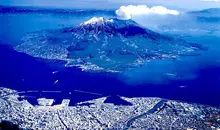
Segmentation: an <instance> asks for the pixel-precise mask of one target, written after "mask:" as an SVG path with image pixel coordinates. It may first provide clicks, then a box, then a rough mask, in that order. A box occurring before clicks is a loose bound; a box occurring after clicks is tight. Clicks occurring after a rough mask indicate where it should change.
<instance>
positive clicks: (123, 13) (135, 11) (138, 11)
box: [115, 5, 180, 19]
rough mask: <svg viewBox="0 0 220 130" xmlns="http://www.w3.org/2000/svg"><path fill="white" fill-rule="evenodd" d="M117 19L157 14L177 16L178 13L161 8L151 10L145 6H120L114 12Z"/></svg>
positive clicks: (154, 7) (155, 7)
mask: <svg viewBox="0 0 220 130" xmlns="http://www.w3.org/2000/svg"><path fill="white" fill-rule="evenodd" d="M115 13H116V14H117V15H118V17H120V18H122V19H131V18H132V17H133V16H135V15H149V14H158V15H167V14H170V15H179V14H180V13H179V12H178V11H176V10H170V9H167V8H165V7H163V6H153V7H151V8H149V7H147V6H146V5H137V6H134V5H128V6H121V7H120V8H119V9H117V10H116V11H115Z"/></svg>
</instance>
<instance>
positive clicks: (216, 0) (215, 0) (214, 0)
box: [200, 0, 220, 2]
mask: <svg viewBox="0 0 220 130" xmlns="http://www.w3.org/2000/svg"><path fill="white" fill-rule="evenodd" d="M200 1H205V2H220V0H200Z"/></svg>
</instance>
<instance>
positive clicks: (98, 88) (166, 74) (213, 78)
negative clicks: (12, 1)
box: [0, 7, 220, 106]
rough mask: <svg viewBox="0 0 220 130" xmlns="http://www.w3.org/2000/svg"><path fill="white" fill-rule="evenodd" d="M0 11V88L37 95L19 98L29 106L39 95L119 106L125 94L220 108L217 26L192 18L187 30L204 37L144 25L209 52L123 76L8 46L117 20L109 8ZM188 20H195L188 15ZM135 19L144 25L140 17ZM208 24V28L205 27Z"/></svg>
mask: <svg viewBox="0 0 220 130" xmlns="http://www.w3.org/2000/svg"><path fill="white" fill-rule="evenodd" d="M0 8H1V10H0V28H1V29H0V61H1V62H0V86H3V87H7V88H11V89H15V90H17V91H29V90H38V91H40V92H38V93H26V94H23V95H26V99H27V100H28V101H30V102H31V103H33V104H36V103H37V102H36V101H37V100H36V99H37V98H40V97H46V98H53V99H55V104H59V103H61V101H62V99H71V105H74V104H76V103H78V102H82V101H86V100H90V99H95V98H99V97H104V96H109V97H113V99H111V102H113V103H115V104H121V103H122V104H123V102H121V101H120V100H118V98H117V96H125V97H160V98H166V99H171V100H181V101H186V102H193V103H200V104H207V105H213V106H220V101H219V99H220V94H219V93H220V35H218V33H219V31H218V30H217V29H216V30H214V31H213V28H214V27H213V26H214V25H216V27H218V26H219V23H218V21H213V20H212V21H211V22H209V21H208V22H207V21H202V22H201V21H198V19H196V18H195V22H198V24H196V23H195V22H194V24H193V25H192V26H196V27H197V29H201V28H202V29H203V30H205V31H206V32H208V33H201V32H202V31H199V33H195V28H194V31H191V32H187V30H183V28H182V26H181V27H179V28H178V26H177V25H176V24H175V25H173V24H174V23H172V24H169V25H163V27H160V28H159V26H158V27H157V28H155V26H149V25H152V23H149V24H148V26H146V27H147V28H150V29H152V30H154V31H158V32H160V33H163V34H166V35H170V36H175V37H179V38H182V39H184V40H186V41H190V42H196V43H200V44H203V45H205V46H208V48H209V49H208V50H207V51H204V52H203V53H202V54H201V55H199V56H185V57H182V58H181V59H180V60H172V59H169V60H155V61H151V62H149V63H146V64H145V65H144V67H140V68H136V69H131V70H128V71H126V72H124V73H110V72H86V71H82V70H81V69H80V68H77V67H65V66H64V62H63V61H59V60H49V59H42V58H37V57H33V56H30V55H28V54H25V53H22V52H17V51H15V50H14V49H13V47H14V46H16V45H19V44H21V43H22V42H23V40H22V38H23V37H24V36H25V35H26V34H28V33H31V32H35V31H40V30H50V29H61V28H65V27H74V26H76V25H78V24H80V23H82V22H84V21H86V20H88V19H90V18H92V17H94V16H96V17H99V16H102V17H106V18H111V17H116V16H115V14H114V10H70V9H69V10H62V9H38V8H37V9H35V11H33V8H26V9H23V8H25V7H22V8H21V7H20V8H19V9H17V8H16V9H15V10H14V8H15V7H13V8H11V7H8V8H6V7H0ZM3 8H4V9H3ZM13 10H14V11H13ZM191 17H196V16H194V14H193V15H191ZM216 17H217V16H216ZM138 20H139V22H140V23H143V21H142V22H141V21H140V18H137V21H138ZM199 20H200V19H199ZM204 22H206V23H204ZM145 24H146V23H145ZM178 24H179V23H178ZM146 25H147V24H146ZM202 25H203V26H202ZM200 26H201V28H200ZM207 26H210V28H209V29H207V28H208V27H207ZM211 26H212V28H211ZM167 30H168V31H167ZM174 30H181V31H174ZM188 31H189V30H188ZM205 31H203V32H205ZM210 32H211V33H210ZM219 34H220V33H219ZM42 91H57V93H51V92H42ZM58 91H59V92H58Z"/></svg>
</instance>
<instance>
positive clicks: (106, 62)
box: [15, 17, 207, 72]
mask: <svg viewBox="0 0 220 130" xmlns="http://www.w3.org/2000/svg"><path fill="white" fill-rule="evenodd" d="M23 39H24V43H23V44H21V45H18V46H16V47H15V50H17V51H19V52H25V53H27V54H29V55H32V56H34V57H40V58H46V59H55V60H64V61H67V64H66V66H79V67H80V68H82V69H83V70H95V71H97V70H101V71H121V72H123V71H126V70H127V69H129V68H134V67H140V66H141V65H143V64H144V63H145V62H149V61H151V60H163V59H169V58H171V59H175V58H177V57H179V56H195V55H199V51H200V50H207V48H206V47H204V46H202V45H200V44H197V43H188V42H186V41H184V40H181V39H176V38H172V37H168V36H164V35H161V34H159V33H156V32H153V31H151V30H149V29H146V28H144V27H142V26H141V25H139V24H138V23H136V22H135V21H132V20H120V19H117V18H113V19H105V18H103V17H99V18H97V17H94V18H92V19H90V20H88V21H86V22H83V23H81V24H79V25H78V26H75V27H68V28H63V29H58V30H43V31H39V32H33V33H30V34H27V35H26V36H25V37H24V38H23Z"/></svg>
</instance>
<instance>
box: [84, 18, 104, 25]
mask: <svg viewBox="0 0 220 130" xmlns="http://www.w3.org/2000/svg"><path fill="white" fill-rule="evenodd" d="M82 24H83V25H88V24H104V18H103V17H98V18H97V17H93V18H91V19H90V20H88V21H86V22H84V23H82Z"/></svg>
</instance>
